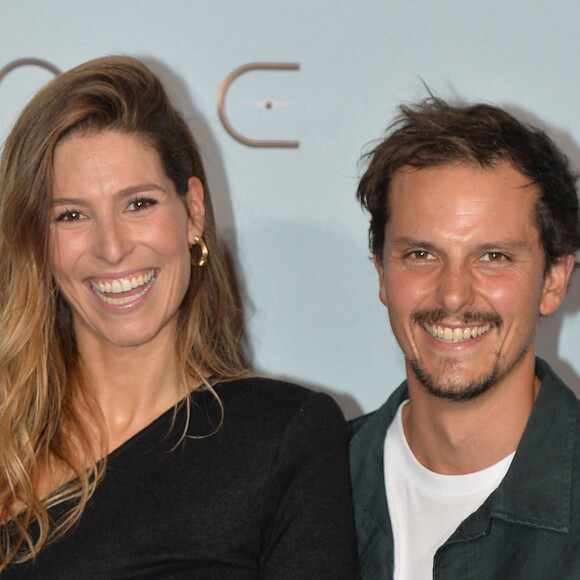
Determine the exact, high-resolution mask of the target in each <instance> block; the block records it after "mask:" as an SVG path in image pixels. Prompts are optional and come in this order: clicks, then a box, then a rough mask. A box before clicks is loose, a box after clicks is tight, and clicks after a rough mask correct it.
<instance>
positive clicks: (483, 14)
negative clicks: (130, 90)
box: [0, 0, 580, 417]
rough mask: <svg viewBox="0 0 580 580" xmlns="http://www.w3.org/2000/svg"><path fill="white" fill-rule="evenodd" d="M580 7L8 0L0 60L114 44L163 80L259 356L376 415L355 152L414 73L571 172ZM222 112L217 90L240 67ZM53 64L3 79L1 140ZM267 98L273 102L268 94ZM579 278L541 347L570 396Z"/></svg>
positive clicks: (410, 91)
mask: <svg viewBox="0 0 580 580" xmlns="http://www.w3.org/2000/svg"><path fill="white" fill-rule="evenodd" d="M579 22H580V5H579V4H578V3H577V2H576V1H574V0H558V2H553V0H535V1H534V2H530V1H524V0H521V1H517V0H501V1H500V0H487V1H486V2H480V1H478V2H475V1H473V0H439V1H437V2H435V1H433V0H405V1H404V2H403V1H401V0H380V1H378V0H376V1H375V0H358V1H357V2H354V1H351V2H346V1H340V0H308V1H306V0H300V1H293V2H273V1H272V0H251V1H249V0H238V1H236V0H207V1H202V0H198V1H195V0H164V1H163V2H161V1H159V0H140V1H137V0H121V1H119V0H100V1H96V0H84V1H83V2H82V3H81V2H78V1H77V0H44V1H43V2H38V1H37V0H19V1H18V2H14V1H13V0H0V39H1V43H0V69H1V68H2V67H3V66H5V65H7V64H8V63H10V62H12V61H14V60H16V59H20V58H24V57H36V58H44V59H47V60H48V61H50V62H51V63H53V64H54V65H56V66H57V67H59V68H60V69H61V70H66V69H69V68H71V67H73V66H75V65H77V64H79V63H81V62H83V61H85V60H88V59H91V58H94V57H97V56H101V55H105V54H114V53H123V54H128V55H132V56H136V57H138V58H141V59H143V60H145V61H146V62H147V63H148V64H149V65H150V66H151V67H152V68H153V69H154V70H155V71H156V72H157V73H158V74H159V75H160V76H161V77H162V78H163V79H164V80H165V81H166V83H167V85H168V87H169V89H170V91H171V93H172V94H173V96H174V98H175V100H176V102H177V104H178V106H179V107H180V108H181V110H182V111H184V113H185V114H186V116H187V117H188V118H189V120H190V123H191V126H192V128H193V130H194V133H195V134H196V136H197V138H198V140H199V142H200V144H201V147H202V149H203V150H204V152H205V156H206V166H207V169H208V172H209V175H210V186H211V190H212V194H213V197H214V201H215V204H216V207H217V213H218V225H219V228H220V231H221V232H222V234H223V236H224V237H225V239H226V240H227V243H228V246H229V248H230V251H231V255H232V258H233V260H234V262H235V264H236V266H237V269H238V275H239V281H240V284H241V288H242V292H243V295H244V300H245V312H246V320H247V329H248V333H249V339H250V343H251V354H252V360H253V363H254V365H255V366H256V367H257V368H258V369H259V370H261V371H264V372H268V373H271V374H276V375H283V376H287V377H290V378H292V379H294V380H297V381H299V382H302V383H304V384H306V385H308V386H311V387H313V388H316V389H319V390H324V391H327V392H329V393H331V394H332V395H333V396H335V398H336V399H337V400H338V401H339V403H340V404H341V406H342V408H343V409H344V411H345V413H346V414H347V416H349V417H350V416H354V415H356V414H359V413H361V412H363V411H365V412H366V411H370V410H371V409H373V408H375V407H376V406H378V405H379V404H381V403H382V401H383V400H384V399H385V398H386V396H387V395H388V394H389V393H390V392H391V391H392V390H393V389H394V388H395V387H396V386H397V384H398V383H399V382H400V381H401V380H402V378H403V377H404V365H403V360H402V356H401V355H400V353H399V350H398V347H397V346H396V344H395V342H394V339H393V337H392V335H391V333H390V329H389V325H388V320H387V315H386V311H385V310H384V308H383V306H382V304H380V302H379V300H378V297H377V293H378V286H377V279H376V275H375V272H374V269H373V267H372V264H371V263H370V261H369V253H368V250H367V246H366V228H367V223H366V218H365V216H363V214H362V212H361V210H360V209H359V208H358V207H357V205H356V203H355V201H354V192H355V189H356V184H357V177H358V175H359V168H358V167H357V161H358V159H359V156H360V154H361V152H362V150H363V148H364V146H365V145H366V144H367V143H368V142H369V141H371V140H373V139H375V138H377V137H379V136H380V135H381V134H382V132H383V130H384V128H385V127H386V125H387V124H388V122H389V121H390V119H391V118H392V116H393V114H394V112H395V109H396V106H397V104H398V103H399V102H401V101H409V100H415V99H417V98H420V97H422V96H424V89H423V85H422V81H424V82H425V83H426V84H427V85H428V86H429V87H430V88H431V89H432V90H433V91H434V92H435V93H437V94H439V95H441V96H443V97H445V98H451V99H462V100H469V101H472V100H478V101H480V100H483V101H489V102H493V103H495V104H499V105H502V106H505V107H507V108H508V109H509V110H511V111H512V112H514V113H516V114H517V115H519V116H520V118H523V119H524V120H527V121H533V122H536V123H539V124H541V125H542V126H544V127H545V128H546V129H547V130H548V132H549V133H550V134H551V135H552V137H553V138H554V139H555V140H556V141H557V142H558V143H559V144H560V145H561V146H562V147H563V148H564V149H565V150H566V151H567V152H568V154H569V155H570V156H571V157H572V159H573V160H574V163H575V165H576V167H578V168H580V149H579V147H578V143H580V106H579V101H580V97H579V95H580V77H579V75H578V67H577V59H578V56H577V55H578V54H580V34H579V31H578V24H579ZM256 61H258V62H296V63H299V65H300V69H299V70H298V71H286V72H249V73H246V74H245V75H243V76H241V77H240V78H239V79H238V80H237V81H236V82H235V83H234V84H233V85H232V87H231V89H230V91H229V93H228V100H227V112H228V115H229V118H230V120H231V121H232V124H233V125H234V126H235V127H236V129H237V130H239V131H240V132H242V133H244V134H245V135H247V136H249V137H254V138H274V139H278V138H281V139H296V140H299V141H300V147H299V148H298V149H259V148H250V147H247V146H245V145H242V144H240V143H239V142H237V141H235V140H234V139H232V137H231V136H230V135H229V134H228V133H227V132H226V130H225V129H224V127H223V125H222V124H221V122H220V119H219V116H218V113H217V98H218V91H219V88H220V86H221V84H222V82H223V81H224V79H225V78H226V77H227V75H228V74H229V73H231V72H232V71H233V70H234V69H236V68H237V67H239V66H240V65H243V64H246V63H250V62H256ZM50 78H51V73H49V72H48V71H45V70H43V69H41V68H38V67H21V68H18V69H16V70H14V71H12V72H10V73H9V74H8V75H6V77H5V78H4V79H3V80H2V81H1V82H0V138H1V139H2V140H3V139H4V138H5V136H6V134H7V133H8V131H9V128H10V126H11V124H12V123H13V121H14V119H15V117H16V115H17V113H18V111H19V110H20V109H21V108H22V106H23V104H24V103H25V102H26V101H27V100H28V99H29V98H30V97H31V96H32V94H34V92H35V91H36V90H37V89H38V88H39V87H40V86H41V85H42V84H43V83H45V82H46V81H47V80H49V79H50ZM267 101H269V102H271V103H272V104H273V106H272V107H271V108H267V107H266V106H265V103H266V102H267ZM579 287H580V280H577V284H576V286H573V287H572V288H571V290H570V293H569V296H568V301H567V304H566V306H565V308H564V309H563V311H562V312H561V313H560V314H558V315H556V316H554V317H553V318H552V319H550V320H544V321H542V322H541V324H540V338H539V352H540V353H541V354H543V355H544V356H546V357H547V358H548V359H549V360H550V361H551V362H552V364H553V366H554V367H555V368H556V369H557V370H558V372H560V374H561V375H562V376H563V377H564V378H565V379H566V380H567V381H568V382H569V383H570V384H571V385H572V386H573V387H574V388H575V389H576V391H577V392H580V387H579V385H580V379H579V376H580V357H579V356H578V354H577V348H576V344H577V338H576V337H577V336H578V333H579V331H580V318H579V317H578V307H579V306H580V288H579Z"/></svg>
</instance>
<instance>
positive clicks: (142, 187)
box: [52, 183, 166, 206]
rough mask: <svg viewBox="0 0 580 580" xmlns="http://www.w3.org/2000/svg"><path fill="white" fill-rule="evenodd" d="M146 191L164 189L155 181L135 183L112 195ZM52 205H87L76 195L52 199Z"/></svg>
mask: <svg viewBox="0 0 580 580" xmlns="http://www.w3.org/2000/svg"><path fill="white" fill-rule="evenodd" d="M148 191H159V192H161V193H166V191H165V189H163V188H162V187H161V186H160V185H158V184H155V183H138V184H136V185H130V186H129V187H125V188H123V189H121V190H119V191H117V192H116V193H115V195H114V197H115V198H116V199H123V198H125V197H131V196H132V195H136V194H138V193H147V192H148ZM52 205H53V206H61V205H78V206H86V205H88V203H87V201H85V200H84V199H81V198H76V197H59V198H57V199H54V200H53V202H52Z"/></svg>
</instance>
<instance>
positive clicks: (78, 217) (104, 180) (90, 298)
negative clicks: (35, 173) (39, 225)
mask: <svg viewBox="0 0 580 580" xmlns="http://www.w3.org/2000/svg"><path fill="white" fill-rule="evenodd" d="M204 215H205V210H204V204H203V187H202V185H201V182H200V181H199V179H197V178H195V177H192V178H190V180H189V191H188V193H187V195H186V196H185V197H184V198H181V197H179V196H178V195H177V193H176V191H175V187H174V185H173V182H172V181H171V180H170V179H169V178H168V177H167V175H166V174H165V172H164V170H163V167H162V165H161V161H160V159H159V155H158V154H157V152H156V151H155V150H154V149H152V148H151V147H148V146H147V145H146V144H145V143H144V142H143V141H142V140H141V139H139V138H138V137H135V136H131V135H127V134H123V133H119V132H115V131H104V132H102V133H89V134H79V135H73V136H72V137H70V138H68V139H66V140H65V141H63V142H62V143H60V144H59V145H58V146H57V148H56V151H55V156H54V187H53V191H52V215H51V226H50V262H51V266H52V271H53V274H54V278H55V281H56V284H57V286H58V288H59V289H60V291H61V293H62V295H63V296H64V298H65V299H66V300H67V302H68V303H69V305H70V306H71V308H72V313H73V321H74V326H75V333H76V337H77V342H78V344H79V348H80V349H81V352H82V349H83V347H84V346H85V345H86V346H89V347H90V346H91V345H93V346H95V345H96V344H99V343H100V344H105V343H106V344H110V345H116V346H122V347H131V346H139V345H141V344H144V343H148V342H150V341H152V340H171V341H173V340H175V330H176V325H177V316H178V310H179V306H180V304H181V302H182V300H183V297H184V295H185V292H186V290H187V288H188V285H189V279H190V273H191V266H190V254H189V245H191V244H193V243H194V238H195V236H201V235H202V234H203V224H204ZM95 341H96V343H95Z"/></svg>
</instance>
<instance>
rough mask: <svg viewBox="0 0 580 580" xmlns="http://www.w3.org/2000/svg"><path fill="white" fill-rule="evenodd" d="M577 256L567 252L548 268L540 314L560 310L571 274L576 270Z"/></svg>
mask: <svg viewBox="0 0 580 580" xmlns="http://www.w3.org/2000/svg"><path fill="white" fill-rule="evenodd" d="M575 263H576V256H575V255H574V254H566V255H565V256H561V257H559V258H558V259H557V260H556V261H555V262H554V263H553V264H552V265H551V266H550V267H549V269H548V271H547V272H546V275H545V276H544V283H543V286H542V296H541V299H540V314H542V315H543V316H548V315H549V314H553V313H554V312H556V310H558V308H559V306H560V304H561V303H562V300H563V299H564V296H565V295H566V290H567V288H568V282H569V281H570V276H571V275H572V271H573V270H574V264H575Z"/></svg>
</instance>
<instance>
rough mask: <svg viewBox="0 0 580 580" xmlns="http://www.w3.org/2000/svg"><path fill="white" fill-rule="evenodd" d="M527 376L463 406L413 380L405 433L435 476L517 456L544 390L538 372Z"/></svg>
mask: <svg viewBox="0 0 580 580" xmlns="http://www.w3.org/2000/svg"><path fill="white" fill-rule="evenodd" d="M525 371H526V369H523V372H522V371H520V372H517V373H515V375H514V374H511V373H510V374H509V376H508V377H506V378H504V379H503V380H502V381H500V382H498V383H497V384H496V385H494V386H493V387H492V388H491V389H490V390H489V391H487V392H486V393H484V394H483V395H480V396H479V397H477V398H476V399H474V400H471V401H462V402H455V401H448V400H444V399H440V398H437V397H434V396H433V395H431V394H429V393H428V392H427V390H426V389H425V388H424V387H423V385H421V384H419V383H418V381H416V379H415V380H413V378H414V377H411V376H410V377H409V380H408V383H409V393H410V401H409V403H408V404H407V405H406V406H405V407H404V409H403V428H404V431H405V437H406V439H407V442H408V443H409V446H410V448H411V450H412V451H413V454H414V455H415V457H416V458H417V460H418V461H419V462H420V463H421V464H423V465H424V466H425V467H427V468H428V469H430V470H431V471H435V472H437V473H443V474H452V475H457V474H464V473H473V472H475V471H480V470H482V469H485V468H486V467H489V466H490V465H494V464H495V463H497V462H498V461H500V460H501V459H503V458H504V457H507V456H508V455H509V454H510V453H512V452H513V451H515V449H516V448H517V446H518V443H519V441H520V439H521V436H522V434H523V432H524V429H525V426H526V424H527V422H528V418H529V416H530V413H531V410H532V407H533V405H534V401H535V399H536V396H537V394H538V391H539V388H540V381H539V379H538V378H537V377H536V376H535V374H534V370H533V367H532V369H531V372H530V371H529V370H528V372H525Z"/></svg>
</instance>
